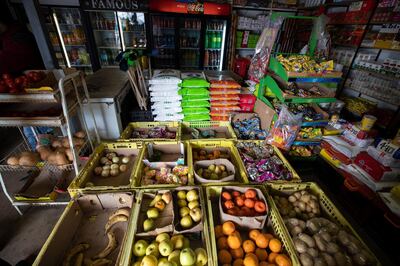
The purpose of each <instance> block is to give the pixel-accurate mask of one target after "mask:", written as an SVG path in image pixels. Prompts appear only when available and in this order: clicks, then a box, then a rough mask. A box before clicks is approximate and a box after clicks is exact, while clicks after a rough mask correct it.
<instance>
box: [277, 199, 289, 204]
mask: <svg viewBox="0 0 400 266" xmlns="http://www.w3.org/2000/svg"><path fill="white" fill-rule="evenodd" d="M279 203H280V204H282V205H288V204H289V201H288V200H287V198H285V197H280V198H279Z"/></svg>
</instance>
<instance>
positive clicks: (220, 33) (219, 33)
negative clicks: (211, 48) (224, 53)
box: [216, 32, 222, 48]
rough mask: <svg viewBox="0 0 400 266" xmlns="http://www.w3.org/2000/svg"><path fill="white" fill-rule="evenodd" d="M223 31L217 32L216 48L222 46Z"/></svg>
mask: <svg viewBox="0 0 400 266" xmlns="http://www.w3.org/2000/svg"><path fill="white" fill-rule="evenodd" d="M221 35H222V32H218V33H217V46H216V48H221V44H222V36H221Z"/></svg>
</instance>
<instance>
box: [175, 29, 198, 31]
mask: <svg viewBox="0 0 400 266" xmlns="http://www.w3.org/2000/svg"><path fill="white" fill-rule="evenodd" d="M180 30H188V31H200V29H187V28H181V29H180Z"/></svg>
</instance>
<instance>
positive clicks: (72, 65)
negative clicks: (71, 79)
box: [71, 64, 92, 67]
mask: <svg viewBox="0 0 400 266" xmlns="http://www.w3.org/2000/svg"><path fill="white" fill-rule="evenodd" d="M71 67H92V65H74V64H71Z"/></svg>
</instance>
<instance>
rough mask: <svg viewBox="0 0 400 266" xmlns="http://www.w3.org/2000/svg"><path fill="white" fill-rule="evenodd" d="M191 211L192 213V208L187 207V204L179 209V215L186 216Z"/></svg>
mask: <svg viewBox="0 0 400 266" xmlns="http://www.w3.org/2000/svg"><path fill="white" fill-rule="evenodd" d="M189 213H190V209H189V208H188V207H186V206H185V207H182V208H180V209H179V215H180V216H181V217H183V216H186V215H188V214H189Z"/></svg>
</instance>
